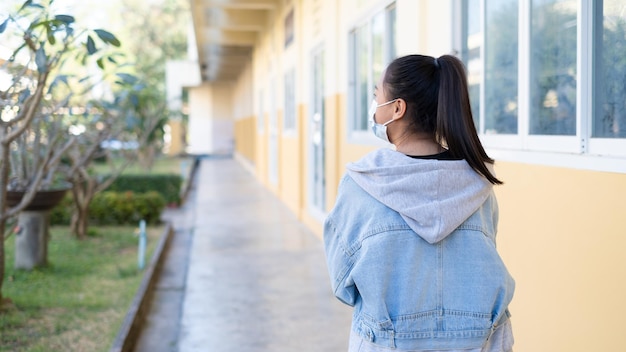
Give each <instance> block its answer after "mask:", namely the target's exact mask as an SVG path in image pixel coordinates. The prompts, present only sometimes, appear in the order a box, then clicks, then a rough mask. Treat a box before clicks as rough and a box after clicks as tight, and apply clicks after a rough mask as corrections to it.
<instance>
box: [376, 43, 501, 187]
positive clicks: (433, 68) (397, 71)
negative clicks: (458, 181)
mask: <svg viewBox="0 0 626 352" xmlns="http://www.w3.org/2000/svg"><path fill="white" fill-rule="evenodd" d="M383 85H384V89H385V91H387V92H388V93H387V96H388V97H392V98H393V99H396V98H402V99H403V100H404V101H405V102H406V106H407V107H406V114H407V117H408V118H409V121H410V123H409V128H410V130H411V131H412V132H421V133H428V134H430V135H432V136H433V138H434V139H435V140H436V141H437V142H438V143H439V144H441V145H446V146H447V148H448V150H449V152H450V155H451V156H452V157H453V158H455V159H464V160H465V161H467V163H468V164H469V165H470V166H471V167H472V169H474V171H476V172H477V173H479V174H480V175H482V176H484V177H485V178H486V179H487V180H489V182H491V183H492V184H502V181H500V180H499V179H497V178H496V177H495V175H494V174H493V173H491V171H489V168H487V166H486V165H485V163H489V164H493V163H494V161H493V159H491V158H490V157H489V156H488V155H487V153H486V152H485V149H484V148H483V146H482V144H481V143H480V139H479V138H478V133H477V132H476V127H475V126H474V119H473V118H472V109H471V107H470V100H469V93H468V89H467V76H466V73H465V66H463V63H462V62H461V61H460V60H459V59H457V58H456V57H454V56H451V55H443V56H440V57H439V58H437V59H435V58H434V57H431V56H425V55H407V56H402V57H399V58H397V59H395V60H394V61H392V62H391V64H389V66H388V67H387V69H386V71H385V75H384V77H383Z"/></svg>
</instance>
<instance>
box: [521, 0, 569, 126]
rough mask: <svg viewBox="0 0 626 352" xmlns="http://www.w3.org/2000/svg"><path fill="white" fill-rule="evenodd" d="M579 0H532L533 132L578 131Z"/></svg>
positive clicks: (531, 98) (531, 94) (531, 81)
mask: <svg viewBox="0 0 626 352" xmlns="http://www.w3.org/2000/svg"><path fill="white" fill-rule="evenodd" d="M577 11H578V10H577V1H576V0H533V2H532V13H531V18H532V20H531V33H532V34H531V53H530V54H531V55H530V60H531V67H530V74H531V76H530V104H531V106H530V133H531V134H541V135H575V134H576V84H577V81H576V44H577V42H576V27H577V18H576V17H577Z"/></svg>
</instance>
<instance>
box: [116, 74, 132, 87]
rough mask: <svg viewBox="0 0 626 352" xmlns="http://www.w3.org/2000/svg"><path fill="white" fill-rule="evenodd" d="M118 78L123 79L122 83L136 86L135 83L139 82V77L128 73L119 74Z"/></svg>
mask: <svg viewBox="0 0 626 352" xmlns="http://www.w3.org/2000/svg"><path fill="white" fill-rule="evenodd" d="M117 77H119V78H121V79H122V81H123V82H124V83H126V84H134V83H135V82H137V77H135V76H133V75H130V74H128V73H118V74H117Z"/></svg>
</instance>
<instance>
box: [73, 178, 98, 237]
mask: <svg viewBox="0 0 626 352" xmlns="http://www.w3.org/2000/svg"><path fill="white" fill-rule="evenodd" d="M96 186H97V182H96V180H94V179H91V178H88V179H87V180H85V181H83V182H75V183H74V185H73V187H72V195H73V197H74V213H73V214H72V223H71V226H70V227H71V231H72V234H73V235H74V236H75V237H76V238H78V239H84V238H86V237H87V230H88V229H89V204H91V200H92V199H93V197H94V195H95V193H96Z"/></svg>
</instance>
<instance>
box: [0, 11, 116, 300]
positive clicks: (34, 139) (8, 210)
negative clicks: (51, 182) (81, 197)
mask: <svg viewBox="0 0 626 352" xmlns="http://www.w3.org/2000/svg"><path fill="white" fill-rule="evenodd" d="M52 2H53V0H48V1H47V2H44V3H37V2H34V1H33V0H27V1H25V2H24V3H23V5H22V6H21V7H20V8H19V9H18V10H17V11H15V13H13V14H11V15H9V16H8V18H6V19H4V20H2V19H0V21H2V22H0V35H2V40H3V42H4V43H7V44H13V45H15V47H16V49H15V51H14V52H13V55H12V56H11V57H10V58H9V60H7V61H6V63H5V64H4V65H3V67H1V68H0V69H2V70H5V71H7V72H9V73H10V74H11V75H12V76H13V79H12V83H11V84H10V85H9V86H8V87H7V88H6V89H2V90H0V112H1V113H2V116H1V119H0V302H2V283H3V280H4V268H5V256H4V239H5V237H6V236H5V232H6V231H5V230H6V224H7V220H8V219H9V218H11V217H13V216H15V215H16V214H18V212H20V211H21V210H22V209H24V208H25V207H26V206H27V205H28V204H29V203H30V202H31V201H32V199H33V197H34V196H35V194H36V192H37V191H39V189H40V188H41V185H42V183H43V181H44V180H45V179H46V178H47V177H49V175H51V174H53V173H54V170H55V168H56V167H57V166H58V163H59V161H60V159H61V156H62V155H63V153H64V151H65V150H67V149H68V148H69V147H70V146H71V145H72V144H73V143H74V139H73V138H72V137H71V136H68V135H67V134H64V133H63V132H61V131H56V132H55V133H54V134H53V133H50V131H51V130H53V129H54V128H49V127H51V126H58V125H57V124H56V123H54V124H50V119H54V118H56V117H58V114H57V113H56V112H57V110H58V109H59V108H60V105H64V104H66V103H67V100H66V99H62V100H61V103H60V104H50V103H49V102H47V101H48V99H47V98H48V97H49V96H52V93H53V92H52V89H54V87H55V86H56V85H57V82H58V80H57V79H55V78H60V77H62V76H61V75H59V72H60V70H61V69H62V68H63V66H64V65H65V64H66V63H67V62H68V60H69V59H70V58H78V59H79V61H80V62H82V63H85V62H86V61H87V58H88V57H90V56H93V55H94V54H96V52H97V49H96V45H97V44H96V41H97V40H99V41H100V42H101V43H103V44H105V45H114V46H119V45H120V43H119V41H118V40H117V38H116V37H115V36H113V35H112V34H111V33H109V32H107V31H105V30H94V31H86V30H85V31H80V32H77V31H75V28H74V26H73V24H74V18H73V17H72V16H67V15H61V14H57V15H54V14H52V13H51V12H50V4H51V3H52ZM94 38H95V39H94ZM104 58H105V56H101V57H99V58H98V61H100V60H103V59H104ZM51 79H52V81H51ZM61 80H63V79H62V78H61ZM34 121H37V122H36V123H34V124H33V122H34ZM37 127H40V128H37ZM33 128H35V129H33ZM59 136H66V137H67V139H65V141H64V140H63V138H60V137H59ZM20 139H21V140H22V142H24V143H22V144H17V143H16V141H18V140H20ZM27 142H31V143H35V145H36V146H44V145H46V146H47V147H48V148H47V149H46V150H47V151H46V152H45V153H43V154H38V155H28V151H26V150H20V149H19V148H20V147H22V148H23V147H24V146H25V145H26V144H27ZM59 146H60V147H59ZM12 149H14V150H15V153H14V154H17V155H18V156H23V157H24V158H22V159H21V161H22V162H24V163H25V164H24V165H26V163H28V165H29V166H30V168H26V167H15V168H13V169H14V170H18V169H19V170H21V171H25V170H28V171H29V172H28V173H24V174H22V175H20V174H11V170H12V165H11V161H12V160H11V158H10V155H11V150H12ZM24 165H21V166H24ZM18 166H20V165H18ZM19 177H22V180H20V179H19ZM10 178H14V179H16V178H17V180H16V182H14V185H17V186H22V188H24V189H23V191H25V194H24V195H23V196H22V198H21V201H20V202H19V203H18V204H17V205H15V206H12V207H8V206H7V190H8V185H9V180H10Z"/></svg>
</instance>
